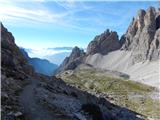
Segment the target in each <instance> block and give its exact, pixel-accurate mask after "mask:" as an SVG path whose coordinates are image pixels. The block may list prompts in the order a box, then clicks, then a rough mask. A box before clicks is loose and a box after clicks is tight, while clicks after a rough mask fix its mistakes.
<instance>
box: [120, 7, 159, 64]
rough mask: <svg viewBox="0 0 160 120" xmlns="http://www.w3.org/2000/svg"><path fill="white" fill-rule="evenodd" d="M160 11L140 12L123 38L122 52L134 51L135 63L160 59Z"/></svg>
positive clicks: (153, 9) (151, 8)
mask: <svg viewBox="0 0 160 120" xmlns="http://www.w3.org/2000/svg"><path fill="white" fill-rule="evenodd" d="M159 14H160V11H159V10H156V9H155V8H154V7H150V8H149V9H148V10H147V11H144V10H139V12H138V15H137V16H136V17H135V18H133V21H132V23H131V24H130V26H129V28H128V30H127V32H126V33H125V34H124V36H123V37H122V38H121V42H122V43H123V45H122V48H121V49H122V50H129V51H133V55H132V57H133V63H136V62H140V61H144V60H147V59H148V60H155V59H158V58H159V44H158V43H159V40H160V39H159V34H160V32H159V26H160V19H159Z"/></svg>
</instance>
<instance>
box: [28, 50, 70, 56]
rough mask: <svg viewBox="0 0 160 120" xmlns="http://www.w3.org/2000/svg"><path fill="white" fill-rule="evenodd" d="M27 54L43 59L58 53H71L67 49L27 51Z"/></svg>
mask: <svg viewBox="0 0 160 120" xmlns="http://www.w3.org/2000/svg"><path fill="white" fill-rule="evenodd" d="M27 52H28V55H29V56H30V57H38V58H44V57H45V56H50V55H54V54H58V53H63V52H71V50H68V49H66V50H65V49H64V50H56V49H48V48H43V49H29V50H28V51H27Z"/></svg>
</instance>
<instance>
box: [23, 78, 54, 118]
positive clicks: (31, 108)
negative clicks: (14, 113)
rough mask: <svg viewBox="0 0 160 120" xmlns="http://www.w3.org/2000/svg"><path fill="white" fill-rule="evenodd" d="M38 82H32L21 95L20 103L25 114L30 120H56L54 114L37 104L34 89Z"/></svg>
mask: <svg viewBox="0 0 160 120" xmlns="http://www.w3.org/2000/svg"><path fill="white" fill-rule="evenodd" d="M37 84H38V81H37V80H31V83H30V84H29V85H27V86H26V87H25V88H24V90H23V91H22V93H21V96H20V102H21V104H22V106H23V107H24V111H25V114H26V115H27V117H28V119H29V120H55V117H54V116H53V113H52V114H51V113H50V112H49V111H48V110H47V109H45V108H44V107H43V106H41V105H40V104H38V103H37V101H36V100H35V95H34V88H35V87H36V86H37Z"/></svg>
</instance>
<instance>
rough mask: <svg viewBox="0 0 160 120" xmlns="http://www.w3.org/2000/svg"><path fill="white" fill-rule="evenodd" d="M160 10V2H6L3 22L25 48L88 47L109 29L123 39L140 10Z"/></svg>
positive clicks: (1, 8) (0, 15) (1, 4)
mask: <svg viewBox="0 0 160 120" xmlns="http://www.w3.org/2000/svg"><path fill="white" fill-rule="evenodd" d="M149 6H155V7H158V3H157V1H152V2H151V1H150V2H148V1H147V2H143V1H137V2H135V1H134V2H127V1H125V0H124V1H123V2H122V1H114V2H109V1H105V0H104V1H100V0H99V1H95V0H93V1H87V0H83V1H75V0H66V1H61V0H4V1H0V19H1V21H2V23H3V24H4V25H5V26H6V27H7V28H8V30H9V31H11V32H12V33H13V35H14V37H15V39H16V43H17V44H18V45H19V46H21V47H25V48H31V49H42V48H53V47H67V46H68V47H73V46H79V47H81V48H86V47H87V44H88V43H89V42H90V41H91V40H92V39H93V38H94V37H95V36H96V35H98V34H100V33H102V32H103V31H105V30H106V29H107V28H109V29H111V30H113V31H117V32H118V34H119V35H120V36H121V35H122V34H123V33H124V32H125V31H126V30H127V27H128V25H129V24H130V22H131V20H132V18H133V16H135V15H136V13H137V10H139V9H147V8H148V7H149Z"/></svg>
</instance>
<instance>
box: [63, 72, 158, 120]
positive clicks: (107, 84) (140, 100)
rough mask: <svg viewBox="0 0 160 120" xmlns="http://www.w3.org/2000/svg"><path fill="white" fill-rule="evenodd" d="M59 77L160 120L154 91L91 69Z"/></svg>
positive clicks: (146, 86) (147, 116)
mask: <svg viewBox="0 0 160 120" xmlns="http://www.w3.org/2000/svg"><path fill="white" fill-rule="evenodd" d="M60 77H61V78H62V79H63V80H65V81H66V82H67V83H69V84H71V85H73V86H76V87H78V88H80V89H82V90H87V91H89V92H90V93H92V94H96V95H100V96H102V97H105V98H106V99H108V100H109V101H110V102H112V103H114V104H117V105H119V106H122V107H127V108H128V109H130V110H133V111H135V112H137V113H140V114H142V115H143V116H145V118H146V119H151V118H152V119H154V120H159V119H160V101H158V99H157V98H156V97H154V96H153V93H158V92H156V89H155V88H153V87H150V86H148V85H144V84H141V83H137V82H134V81H131V80H127V79H120V78H113V77H111V76H107V75H106V74H105V73H103V72H102V71H101V72H98V71H97V70H93V69H77V70H75V71H66V72H64V73H62V74H61V75H60Z"/></svg>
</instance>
